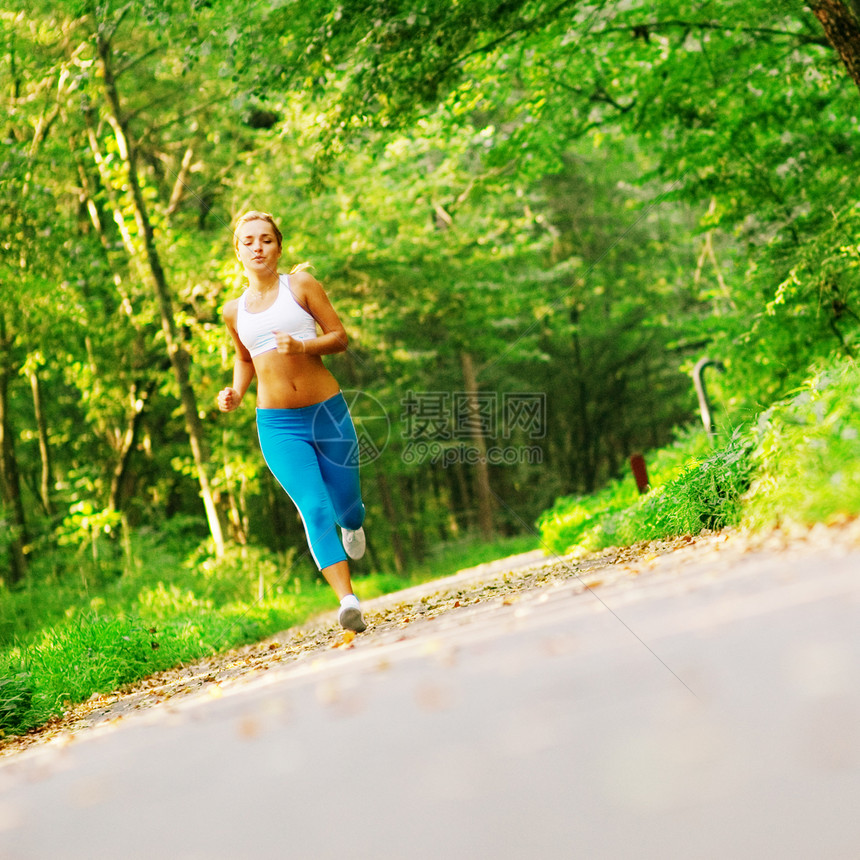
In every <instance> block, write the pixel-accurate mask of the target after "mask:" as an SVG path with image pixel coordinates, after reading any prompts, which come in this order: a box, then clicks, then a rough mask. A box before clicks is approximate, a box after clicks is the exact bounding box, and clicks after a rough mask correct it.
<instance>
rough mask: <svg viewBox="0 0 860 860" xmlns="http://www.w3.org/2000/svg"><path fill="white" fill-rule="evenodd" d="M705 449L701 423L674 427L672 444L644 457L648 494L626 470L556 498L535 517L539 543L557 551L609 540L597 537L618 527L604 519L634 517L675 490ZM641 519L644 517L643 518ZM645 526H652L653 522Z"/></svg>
mask: <svg viewBox="0 0 860 860" xmlns="http://www.w3.org/2000/svg"><path fill="white" fill-rule="evenodd" d="M709 453H710V444H709V442H708V437H707V435H706V434H705V432H704V431H703V430H702V429H701V428H690V429H687V430H681V431H678V433H677V434H676V439H675V442H674V443H673V444H672V445H670V446H667V447H666V448H662V449H659V450H656V451H652V452H650V453H649V454H647V455H646V457H645V461H646V468H647V471H648V480H649V486H650V487H651V492H650V493H649V494H648V495H647V496H644V497H643V496H640V495H639V492H638V490H637V488H636V484H635V482H634V480H633V477H632V475H630V474H626V475H625V476H624V477H623V478H617V479H615V480H612V481H610V482H608V483H607V484H606V485H605V486H604V487H603V488H602V489H601V490H599V491H598V492H596V493H593V494H590V495H587V496H571V497H565V498H561V499H558V500H556V503H555V504H554V505H553V507H552V508H550V509H549V510H547V511H545V512H544V513H543V514H542V515H541V517H540V518H539V520H538V529H539V531H540V537H541V544H542V545H543V546H545V547H546V548H547V549H549V550H551V551H552V552H556V553H561V554H564V553H566V552H569V551H570V550H571V549H572V548H574V547H577V546H578V547H580V548H583V549H589V550H595V549H599V548H601V547H602V546H609V545H611V541H610V543H604V542H603V540H604V539H603V538H602V537H598V536H597V535H598V534H600V535H603V534H607V533H608V529H610V528H612V529H613V534H614V533H615V532H614V529H615V528H616V527H615V526H611V527H610V526H609V525H607V524H608V523H616V522H621V521H622V520H623V519H624V518H625V517H627V516H628V513H629V514H630V516H631V517H633V516H638V514H637V515H634V514H633V513H632V512H633V511H637V512H638V511H640V510H641V508H642V507H643V506H646V505H651V504H652V502H650V501H649V500H650V499H653V498H655V497H660V496H662V494H663V493H664V492H670V493H671V492H673V491H671V490H669V488H670V487H674V486H676V485H678V483H679V481H683V479H682V477H681V476H682V475H690V474H693V473H695V471H696V470H697V469H698V467H699V464H700V463H701V462H702V461H707V459H708V456H709ZM649 513H650V516H651V519H652V520H654V519H656V518H659V516H660V511H659V510H654V511H653V512H649ZM640 519H641V520H642V521H643V522H644V520H645V517H640ZM646 528H653V523H652V525H650V526H648V527H646ZM700 528H701V526H700ZM641 539H643V540H644V539H645V538H641ZM607 540H608V537H607ZM625 542H627V543H632V542H634V540H633V539H631V540H626V541H625Z"/></svg>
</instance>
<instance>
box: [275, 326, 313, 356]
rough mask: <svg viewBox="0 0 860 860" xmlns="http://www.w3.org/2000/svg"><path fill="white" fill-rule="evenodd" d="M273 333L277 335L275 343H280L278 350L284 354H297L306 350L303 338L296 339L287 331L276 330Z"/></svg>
mask: <svg viewBox="0 0 860 860" xmlns="http://www.w3.org/2000/svg"><path fill="white" fill-rule="evenodd" d="M273 334H274V335H275V343H277V345H278V352H280V353H281V354H282V355H296V354H297V353H303V352H304V351H305V342H304V341H303V340H296V338H294V337H293V336H292V335H289V334H287V332H285V331H276V332H273Z"/></svg>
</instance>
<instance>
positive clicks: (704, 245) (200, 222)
mask: <svg viewBox="0 0 860 860" xmlns="http://www.w3.org/2000/svg"><path fill="white" fill-rule="evenodd" d="M0 7H2V8H0V26H2V42H0V81H2V93H3V99H4V102H5V107H6V115H5V118H4V120H3V128H2V135H0V286H2V289H0V503H1V504H0V507H2V519H3V525H4V528H3V529H2V532H0V579H2V584H0V605H3V606H5V607H6V608H5V609H3V610H0V645H2V647H3V648H5V649H11V650H9V651H8V655H10V656H9V660H10V661H11V662H9V663H8V665H9V666H11V667H12V669H10V670H9V672H10V673H11V674H10V675H9V676H10V677H12V675H14V677H16V678H18V679H19V680H20V679H21V678H23V679H24V680H23V681H21V683H20V684H19V688H20V690H21V691H23V692H21V700H20V701H21V705H20V707H19V708H18V710H17V711H16V714H17V715H18V716H17V717H16V718H15V719H18V717H20V715H21V713H23V712H24V710H26V709H31V710H32V709H33V708H35V707H36V706H35V705H34V702H35V701H36V700H37V699H38V697H39V695H42V693H40V692H39V689H37V688H38V686H39V685H38V683H36V682H35V681H33V677H34V676H33V671H34V670H33V668H32V665H31V664H32V661H33V660H35V657H34V655H35V654H36V653H38V654H39V655H41V656H40V658H39V659H45V660H47V657H45V655H46V654H47V653H48V652H50V651H51V649H54V650H58V649H59V646H58V644H57V642H58V641H59V640H58V639H57V638H56V637H57V636H59V635H60V634H59V633H58V632H57V631H58V630H59V629H60V627H61V626H62V625H65V627H67V628H69V629H71V628H74V629H75V630H76V631H77V634H76V635H78V636H79V637H80V636H84V634H83V633H82V632H81V631H83V630H85V629H86V630H89V631H90V632H91V630H92V629H95V628H96V627H98V628H99V629H100V630H102V632H103V634H104V637H105V639H106V640H108V639H112V640H116V638H117V637H118V636H119V637H120V638H122V637H125V640H124V641H127V642H129V643H130V644H129V646H128V648H129V649H131V651H134V649H136V648H138V646H139V647H140V648H142V649H143V651H140V652H138V651H134V653H135V654H136V655H138V656H137V657H135V660H136V661H137V663H138V664H139V666H138V670H139V669H140V667H141V666H143V667H148V668H152V666H153V665H154V664H153V659H154V657H153V653H155V652H157V651H158V649H159V648H161V652H160V653H159V654H158V659H159V660H162V661H164V662H169V661H170V660H171V659H176V657H177V654H178V653H179V652H176V653H172V652H171V654H168V653H167V652H168V651H169V649H168V648H166V647H162V646H164V645H165V643H166V641H167V639H168V638H169V637H168V636H167V633H165V630H166V629H168V628H170V625H171V624H173V625H174V627H173V628H170V629H171V630H172V631H173V633H172V634H171V635H175V638H176V639H177V641H178V640H179V639H182V638H183V637H184V639H186V640H193V641H194V643H195V647H196V648H199V649H203V650H205V649H206V648H211V647H216V646H219V645H220V646H223V645H224V644H229V642H232V641H235V640H236V639H237V638H238V639H241V638H242V637H243V636H245V637H249V636H253V635H257V634H259V633H260V632H261V631H264V630H267V629H270V628H271V629H277V628H275V627H274V626H273V625H276V624H283V623H284V621H285V618H286V617H287V616H285V615H284V613H285V612H287V610H285V609H284V607H285V606H287V605H288V604H289V606H292V607H293V609H294V607H295V601H296V600H298V598H299V596H300V595H301V594H302V593H303V590H304V592H305V593H306V592H307V591H308V589H310V590H313V589H312V587H311V584H312V583H313V581H314V571H313V569H312V567H311V566H310V564H309V561H308V558H307V553H306V550H305V539H304V533H303V530H302V527H301V523H300V521H299V519H298V517H297V515H296V512H295V510H294V508H293V507H292V504H291V503H290V502H289V500H288V499H287V498H286V497H285V496H284V494H283V493H282V492H281V491H280V490H279V488H278V487H277V486H276V485H275V483H274V482H273V480H272V478H271V477H270V475H269V474H268V472H267V470H266V469H265V467H264V465H263V463H262V459H261V457H260V454H259V449H258V445H257V440H256V431H255V426H254V415H253V408H252V407H251V405H250V403H246V404H245V405H244V406H243V408H242V409H241V410H240V412H238V413H234V414H232V415H229V416H227V415H222V414H220V413H219V412H218V411H217V408H216V405H215V395H216V393H217V391H218V390H219V389H220V388H221V387H223V386H224V385H225V384H227V383H228V382H229V379H230V367H231V363H232V353H231V345H230V343H229V340H228V338H227V337H226V333H225V331H224V328H223V325H222V321H221V318H220V309H221V307H222V306H223V304H224V303H225V301H227V300H228V299H229V298H231V297H234V296H236V295H237V294H238V293H239V292H240V291H241V289H242V282H241V272H240V269H239V267H238V264H237V262H236V260H235V257H234V255H233V252H232V245H231V239H232V224H233V223H234V221H235V218H236V216H237V215H238V214H240V213H241V212H242V211H243V210H246V209H248V208H254V209H263V210H266V211H270V212H272V213H274V214H275V216H276V218H277V219H278V220H279V223H280V226H281V228H282V230H283V233H284V236H285V245H284V257H283V261H284V263H285V265H291V264H294V263H296V264H297V263H305V262H306V263H308V264H310V266H311V267H312V271H313V273H314V274H315V275H316V277H318V278H319V279H320V280H321V281H322V282H323V284H324V285H325V286H326V289H327V290H328V292H329V294H330V296H331V298H332V301H333V303H334V305H335V307H336V309H337V310H338V311H339V313H340V315H341V317H342V318H343V320H344V322H345V324H346V326H347V329H348V333H349V336H350V341H351V348H350V351H349V352H348V353H347V354H345V355H342V356H333V357H331V358H330V359H329V360H328V363H329V366H330V367H331V369H332V370H333V372H334V373H335V375H336V376H337V377H338V379H339V380H340V382H341V384H342V386H343V388H344V389H345V390H346V391H347V395H348V399H349V400H350V403H351V406H352V411H353V415H354V418H355V420H356V424H357V427H358V429H359V435H360V439H361V444H362V454H363V468H362V479H363V486H364V492H365V501H366V504H367V507H368V520H367V522H368V538H369V551H368V555H367V558H366V560H364V561H363V562H361V563H360V565H359V566H358V568H357V573H358V575H359V577H361V576H362V575H365V576H366V577H367V580H366V581H367V582H368V583H370V581H371V579H372V577H373V576H376V577H377V578H378V579H379V578H381V579H380V580H379V582H378V583H377V585H376V586H374V587H377V588H380V589H381V588H384V587H387V586H386V584H385V582H386V577H387V578H388V580H387V582H388V586H390V584H391V582H390V580H391V579H392V578H394V579H396V578H397V577H406V576H408V575H410V574H411V572H412V571H414V570H415V569H417V568H419V567H420V566H421V565H422V564H428V563H430V564H431V565H432V563H433V560H434V559H438V558H439V556H440V552H441V550H440V547H443V548H444V547H445V546H448V547H451V546H452V545H453V546H454V548H455V554H456V548H457V547H460V548H462V547H464V546H466V544H467V543H468V542H469V541H470V540H472V539H473V538H474V537H475V536H478V537H480V538H481V539H482V540H483V541H488V540H491V539H493V538H495V537H499V536H501V537H504V536H513V537H516V536H519V535H524V536H525V538H524V540H525V543H522V544H512V543H508V544H506V545H507V546H508V547H509V548H510V547H512V546H519V545H522V546H526V545H530V546H534V545H536V538H535V536H534V535H535V523H536V522H537V521H538V520H539V518H540V519H542V522H543V523H544V525H546V523H548V522H550V521H552V522H555V523H556V524H558V522H560V521H561V520H564V517H565V516H567V514H565V513H564V512H565V511H569V510H571V507H570V506H571V505H572V504H573V505H574V507H575V504H576V503H578V500H580V499H582V498H583V497H587V496H589V495H590V494H593V493H595V492H596V491H600V490H601V488H603V487H605V486H607V482H612V481H616V482H618V481H623V480H624V477H623V476H624V475H625V474H626V473H627V471H628V468H629V467H628V458H629V457H630V456H631V454H633V453H634V452H637V451H654V450H657V449H660V448H661V447H665V446H670V448H674V449H677V450H680V451H682V452H683V456H684V457H689V456H693V455H698V456H699V457H700V459H701V457H705V456H706V455H707V453H708V452H710V451H711V450H712V448H713V446H714V445H716V446H717V447H719V445H720V444H726V445H728V448H727V449H726V450H730V451H734V450H736V449H737V447H738V446H737V443H736V442H735V443H734V444H735V447H734V448H732V444H733V443H732V440H733V439H734V440H737V438H738V436H737V433H738V432H740V430H742V428H745V427H749V426H755V425H756V422H759V425H760V423H761V420H762V419H761V416H762V415H763V414H764V415H767V414H768V413H767V411H766V410H768V409H769V408H771V407H772V406H773V404H774V403H776V402H778V401H780V400H782V399H785V398H788V397H791V396H792V395H794V396H797V392H798V391H802V390H805V389H804V386H805V383H806V388H807V389H808V387H809V383H808V381H809V380H810V379H813V378H814V379H816V380H818V383H816V384H818V387H819V388H821V385H820V384H819V383H820V381H821V380H822V379H825V380H826V379H827V378H829V377H828V374H831V375H832V374H834V373H837V371H838V373H843V376H841V377H840V379H841V380H842V382H841V384H842V388H841V389H839V390H840V391H841V392H843V395H844V396H843V395H840V397H841V399H839V398H837V400H838V402H837V403H836V405H835V406H834V408H836V409H841V410H842V413H844V412H845V411H846V409H848V412H852V410H853V412H854V413H855V414H856V411H857V410H856V409H855V408H854V406H851V407H850V409H849V408H848V407H847V406H846V400H845V398H846V397H847V398H848V399H849V401H850V397H851V392H852V390H855V389H856V384H855V383H856V377H850V378H849V380H848V382H847V383H846V382H845V377H844V367H845V366H846V365H850V366H852V367H853V356H854V354H855V352H856V348H857V344H858V332H860V318H858V261H860V245H858V241H860V240H859V239H858V237H860V203H858V195H857V181H856V164H857V163H858V156H860V151H858V150H860V137H858V132H860V123H858V116H860V23H858V21H860V13H858V4H857V3H854V2H838V0H817V2H811V3H801V2H787V3H786V2H780V3H777V2H764V3H762V2H756V3H752V2H749V0H727V2H726V1H725V0H724V2H719V3H716V2H698V3H690V2H687V3H685V2H680V0H660V2H658V3H654V2H648V3H645V2H636V0H631V2H614V3H613V2H576V0H555V2H551V0H550V2H542V0H460V2H454V0H452V2H448V3H437V2H429V0H424V2H422V0H365V2H357V0H356V1H355V2H352V0H347V2H342V3H333V2H325V3H322V2H318V0H304V2H302V3H298V2H295V0H281V2H278V0H269V2H264V3H251V4H246V5H243V6H241V7H238V6H236V4H231V3H226V2H223V0H191V2H187V0H185V2H180V0H141V2H134V3H132V2H125V3H124V2H119V0H103V2H99V0H59V2H57V0H54V2H51V3H47V2H44V0H28V2H27V3H16V2H9V0H6V2H3V3H2V4H0ZM703 357H709V358H710V359H712V360H714V361H718V362H720V365H721V369H722V371H723V372H722V373H717V372H716V371H715V370H713V369H712V370H711V375H710V376H709V378H708V382H709V385H710V390H711V395H712V400H713V403H714V406H715V410H714V415H715V419H714V420H715V423H716V425H717V436H716V438H715V439H709V438H708V437H707V436H706V435H705V434H703V433H702V432H700V433H698V434H696V433H695V432H694V431H693V430H691V429H689V428H690V427H694V426H696V422H697V421H698V424H699V426H701V422H700V421H699V420H698V418H697V417H696V410H697V401H696V397H695V394H694V391H693V387H692V384H691V379H690V372H691V369H692V368H693V366H694V365H695V363H696V362H697V361H698V360H699V359H701V358H703ZM816 390H818V389H816ZM855 405H856V404H855ZM817 408H818V407H816V409H817ZM813 413H814V415H815V416H817V418H818V419H821V417H822V414H821V412H820V410H819V411H817V412H816V411H815V409H813ZM846 420H848V419H846ZM795 423H797V421H795ZM801 423H802V422H801ZM840 426H841V425H840ZM839 433H840V434H841V436H840V438H842V437H844V438H843V441H844V442H846V443H851V444H853V445H854V446H855V447H856V441H855V440H856V429H855V428H854V427H853V425H852V426H841V429H840V430H839ZM852 434H853V435H852ZM771 441H773V440H771ZM741 448H742V449H743V450H744V451H748V446H747V448H743V446H741ZM851 450H852V451H853V450H854V449H853V448H852V449H851ZM732 456H734V455H732ZM748 486H749V482H748V481H747V482H746V483H745V484H744V487H743V488H744V489H746V488H748ZM547 511H550V513H549V514H547V513H545V512H547ZM553 512H554V513H553ZM559 512H560V513H559ZM708 524H709V522H708V521H707V519H706V518H701V517H700V525H708ZM711 524H713V523H711ZM577 527H578V525H577ZM551 531H552V529H549V530H548V531H547V529H544V532H543V533H544V534H545V535H549V534H550V532H551ZM556 537H557V536H556ZM547 540H549V541H550V543H551V544H552V545H553V548H554V549H562V550H563V549H564V548H565V547H567V546H569V545H570V543H571V540H570V539H568V538H565V539H561V538H559V539H558V540H560V543H559V542H557V541H556V543H553V540H555V538H552V537H551V536H550V537H547ZM458 557H459V558H460V560H461V561H462V560H463V559H464V558H465V556H464V553H463V552H460V553H459V556H458ZM428 560H429V561H428ZM366 589H367V590H368V592H369V591H370V590H371V588H370V585H367V586H366ZM129 601H131V602H129ZM237 601H238V602H237ZM243 601H244V602H243ZM289 601H293V603H289ZM130 606H131V607H132V608H129V607H130ZM230 607H232V609H230ZM215 610H218V611H220V612H221V615H220V616H219V618H220V619H221V621H222V622H223V623H224V625H226V627H229V628H231V630H233V632H232V633H230V634H229V635H228V634H227V633H225V632H224V630H225V629H226V627H223V626H222V628H219V630H220V632H217V633H212V632H211V631H210V632H208V633H207V632H205V631H204V630H203V628H202V627H201V623H202V622H201V621H200V617H201V616H202V615H205V614H206V613H207V612H210V613H211V612H213V611H215ZM290 611H293V610H290ZM225 613H226V614H225ZM231 613H232V614H231ZM216 614H217V613H216ZM287 615H288V613H287ZM177 619H179V621H177ZM225 619H226V620H225ZM177 625H178V626H177ZM267 625H268V626H267ZM180 628H181V629H180ZM64 629H65V628H64ZM237 630H238V632H236V631H237ZM118 631H119V632H118ZM123 631H124V632H123ZM159 631H160V632H159ZM63 635H66V634H63ZM69 635H71V634H69ZM86 635H90V633H87V634H86ZM40 637H41V638H40ZM51 637H54V638H51ZM159 637H160V638H159ZM84 638H86V637H84ZM93 642H94V640H88V644H86V646H85V647H84V650H83V651H82V652H81V653H85V654H87V653H88V654H89V655H90V658H91V657H92V655H93V654H94V653H97V652H98V647H100V646H97V645H95V644H93ZM82 647H83V646H82ZM28 648H30V649H31V650H30V651H28V650H27V649H28ZM34 649H35V650H34ZM87 649H89V650H88V651H87ZM60 650H61V649H60ZM131 651H130V653H131ZM182 654H187V652H182ZM72 659H83V660H86V659H89V658H86V657H83V658H78V657H76V658H71V657H68V656H67V657H64V658H62V660H65V661H66V663H65V666H66V670H68V660H72ZM28 660H29V661H30V663H28V662H27V661H28ZM75 665H77V664H75ZM13 670H14V671H13ZM58 671H59V670H58ZM15 673H17V674H15ZM7 674H9V673H7ZM65 674H66V675H68V671H66V672H65ZM128 677H130V676H129V675H128V674H122V673H120V675H119V676H117V677H113V676H112V677H111V678H110V679H109V680H107V681H104V682H99V683H115V682H118V681H122V680H123V679H128ZM10 683H11V682H10ZM9 689H11V688H9ZM44 695H45V696H47V693H45V694H44ZM52 695H53V696H54V698H53V699H51V702H49V703H48V704H44V703H43V705H44V707H43V708H42V711H41V713H43V715H44V714H45V713H49V712H50V711H51V708H53V709H54V710H56V707H57V703H58V702H62V701H63V700H64V699H63V697H64V696H65V697H66V698H69V697H73V696H74V695H76V693H75V692H74V691H71V690H69V689H66V688H64V689H63V690H62V691H60V692H59V693H56V692H55V693H53V694H52ZM40 707H42V706H40ZM10 713H11V711H10ZM0 718H2V713H0ZM19 725H20V722H19V723H16V722H15V721H14V720H13V719H12V718H11V717H10V722H9V723H8V726H11V727H15V726H19ZM8 726H7V727H8ZM2 729H3V725H2V719H0V730H2Z"/></svg>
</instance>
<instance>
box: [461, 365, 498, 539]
mask: <svg viewBox="0 0 860 860" xmlns="http://www.w3.org/2000/svg"><path fill="white" fill-rule="evenodd" d="M460 366H461V367H462V370H463V383H464V386H465V389H466V396H467V398H468V402H469V418H470V427H471V433H472V441H473V442H474V443H475V448H476V450H477V453H478V456H477V462H476V463H475V490H476V493H477V496H478V527H479V528H480V529H481V534H482V535H483V536H484V537H485V538H486V539H490V538H492V536H493V491H492V490H491V489H490V470H489V467H488V466H487V443H486V440H485V439H484V431H483V429H482V427H481V415H480V408H479V405H478V396H477V395H478V379H477V376H476V375H475V365H474V363H473V361H472V356H471V354H470V353H468V352H466V351H465V350H463V351H462V352H461V353H460Z"/></svg>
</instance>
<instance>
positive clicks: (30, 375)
mask: <svg viewBox="0 0 860 860" xmlns="http://www.w3.org/2000/svg"><path fill="white" fill-rule="evenodd" d="M26 372H27V379H28V380H29V381H30V391H31V392H32V394H33V412H34V414H35V416H36V432H37V435H38V438H39V459H40V461H41V464H42V468H41V473H40V475H39V500H40V501H41V503H42V510H44V512H45V513H46V514H47V515H48V516H49V517H50V516H51V515H52V514H53V513H54V506H53V503H52V501H51V485H52V484H53V480H52V469H51V449H50V446H49V445H48V424H47V422H46V421H45V413H44V411H43V410H42V390H41V386H40V385H39V371H38V363H37V362H36V361H33V360H30V361H28V362H27V365H26Z"/></svg>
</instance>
